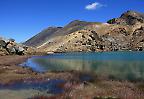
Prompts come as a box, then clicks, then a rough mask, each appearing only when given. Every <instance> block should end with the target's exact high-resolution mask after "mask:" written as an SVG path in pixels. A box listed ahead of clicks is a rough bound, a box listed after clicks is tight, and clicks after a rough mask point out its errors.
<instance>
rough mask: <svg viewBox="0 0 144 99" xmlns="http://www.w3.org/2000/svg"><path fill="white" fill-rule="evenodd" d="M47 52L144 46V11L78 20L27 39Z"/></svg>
mask: <svg viewBox="0 0 144 99" xmlns="http://www.w3.org/2000/svg"><path fill="white" fill-rule="evenodd" d="M24 44H25V45H28V46H34V47H37V48H38V49H41V50H44V51H46V52H51V51H52V52H71V51H117V50H143V49H144V13H139V12H136V11H127V12H125V13H123V14H122V15H121V16H120V17H119V18H114V19H111V20H109V21H108V22H107V23H100V22H86V21H79V20H75V21H72V22H70V23H69V24H68V25H66V26H64V27H60V28H58V27H53V28H48V29H46V30H43V31H42V32H40V33H39V34H37V35H36V36H34V37H32V38H31V39H29V40H28V41H26V42H25V43H24Z"/></svg>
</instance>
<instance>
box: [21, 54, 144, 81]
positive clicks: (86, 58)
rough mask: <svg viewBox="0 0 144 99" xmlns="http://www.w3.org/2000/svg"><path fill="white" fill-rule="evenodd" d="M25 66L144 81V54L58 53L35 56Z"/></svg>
mask: <svg viewBox="0 0 144 99" xmlns="http://www.w3.org/2000/svg"><path fill="white" fill-rule="evenodd" d="M22 65H23V66H28V67H31V68H32V69H33V70H35V71H37V72H46V71H69V70H78V71H83V72H90V73H96V74H97V75H107V76H108V77H111V78H113V79H120V80H125V79H127V80H144V52H98V53H57V54H51V55H47V56H35V57H32V58H30V59H28V60H27V61H26V62H25V63H23V64H22Z"/></svg>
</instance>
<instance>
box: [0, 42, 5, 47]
mask: <svg viewBox="0 0 144 99" xmlns="http://www.w3.org/2000/svg"><path fill="white" fill-rule="evenodd" d="M5 46H6V42H5V41H4V40H0V48H4V47H5Z"/></svg>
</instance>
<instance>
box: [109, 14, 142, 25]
mask: <svg viewBox="0 0 144 99" xmlns="http://www.w3.org/2000/svg"><path fill="white" fill-rule="evenodd" d="M108 23H109V24H121V25H135V24H136V23H144V14H142V13H139V12H135V11H127V12H125V13H123V14H122V15H121V16H120V18H113V19H111V20H109V21H108Z"/></svg>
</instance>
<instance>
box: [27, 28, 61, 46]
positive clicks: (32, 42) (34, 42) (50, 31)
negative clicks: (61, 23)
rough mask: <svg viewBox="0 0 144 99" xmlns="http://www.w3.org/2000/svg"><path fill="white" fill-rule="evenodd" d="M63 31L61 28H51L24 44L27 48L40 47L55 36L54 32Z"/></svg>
mask: <svg viewBox="0 0 144 99" xmlns="http://www.w3.org/2000/svg"><path fill="white" fill-rule="evenodd" d="M59 29H61V27H49V28H47V29H45V30H43V31H41V32H40V33H39V34H37V35H35V36H34V37H32V38H31V39H29V40H27V41H26V42H25V43H24V44H25V45H27V46H33V47H35V46H38V45H40V44H42V43H43V42H44V41H45V40H48V37H50V36H51V35H53V33H54V32H56V31H58V30H59Z"/></svg>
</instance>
